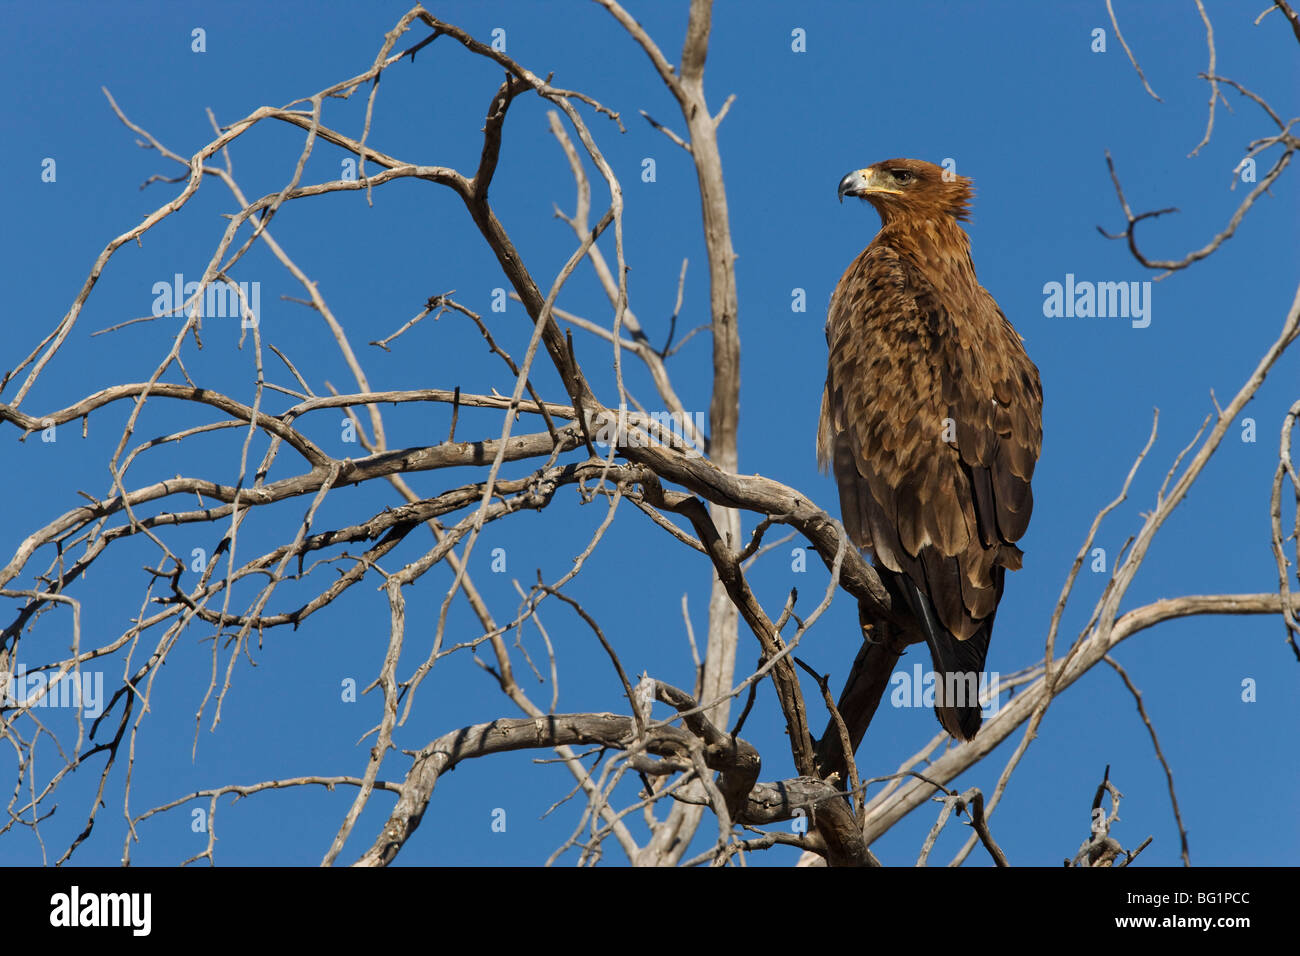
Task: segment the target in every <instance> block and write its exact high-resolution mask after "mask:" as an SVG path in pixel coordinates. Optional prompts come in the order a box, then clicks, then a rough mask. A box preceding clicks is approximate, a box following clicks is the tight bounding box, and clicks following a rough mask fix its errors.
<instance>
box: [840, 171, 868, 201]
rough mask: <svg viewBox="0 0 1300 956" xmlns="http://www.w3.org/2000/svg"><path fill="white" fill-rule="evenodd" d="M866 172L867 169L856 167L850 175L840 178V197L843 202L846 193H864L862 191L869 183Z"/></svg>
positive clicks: (853, 194) (851, 194)
mask: <svg viewBox="0 0 1300 956" xmlns="http://www.w3.org/2000/svg"><path fill="white" fill-rule="evenodd" d="M866 173H867V170H866V169H854V170H853V172H852V173H849V174H848V176H846V177H844V178H842V179H840V191H839V198H840V202H841V203H842V202H844V198H845V196H846V195H848V196H857V195H862V191H863V190H865V189H866V185H867V176H866Z"/></svg>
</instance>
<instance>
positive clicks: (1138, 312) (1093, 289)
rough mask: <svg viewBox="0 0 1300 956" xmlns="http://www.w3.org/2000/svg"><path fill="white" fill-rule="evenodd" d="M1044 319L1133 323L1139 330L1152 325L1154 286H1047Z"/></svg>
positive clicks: (1069, 277) (1070, 278)
mask: <svg viewBox="0 0 1300 956" xmlns="http://www.w3.org/2000/svg"><path fill="white" fill-rule="evenodd" d="M1043 297H1044V298H1043V315H1044V316H1045V317H1046V318H1049V319H1060V318H1066V319H1075V318H1078V319H1091V318H1098V319H1132V325H1133V328H1135V329H1145V328H1146V327H1147V326H1148V325H1150V324H1151V283H1150V282H1149V281H1148V282H1089V281H1087V280H1084V281H1081V282H1076V281H1074V273H1073V272H1067V273H1066V274H1065V282H1064V283H1061V282H1048V283H1045V284H1044V285H1043Z"/></svg>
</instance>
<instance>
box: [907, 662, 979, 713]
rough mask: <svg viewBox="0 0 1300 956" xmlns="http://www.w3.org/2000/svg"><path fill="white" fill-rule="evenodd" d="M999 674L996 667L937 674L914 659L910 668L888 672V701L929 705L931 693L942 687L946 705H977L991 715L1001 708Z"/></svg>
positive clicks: (930, 706) (937, 694)
mask: <svg viewBox="0 0 1300 956" xmlns="http://www.w3.org/2000/svg"><path fill="white" fill-rule="evenodd" d="M1000 676H1001V675H1000V674H999V673H998V672H997V671H978V672H977V671H965V672H958V673H950V674H938V673H936V672H935V671H927V670H925V669H924V668H923V667H922V666H921V665H920V664H919V663H918V664H914V665H913V666H912V670H911V672H908V671H894V673H893V674H891V675H890V678H889V684H890V686H891V687H893V690H892V691H891V692H890V694H889V703H890V705H891V706H893V707H925V708H933V707H934V702H935V697H936V696H939V695H940V692H941V691H942V694H941V696H942V700H943V703H945V704H947V705H948V706H950V707H978V708H979V709H980V714H981V715H982V716H984V717H993V716H994V715H996V714H997V712H998V711H999V710H1000V709H1001V708H1002V687H1001V682H1000V681H999V678H1000ZM941 682H942V683H941Z"/></svg>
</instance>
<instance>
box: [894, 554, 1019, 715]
mask: <svg viewBox="0 0 1300 956" xmlns="http://www.w3.org/2000/svg"><path fill="white" fill-rule="evenodd" d="M879 570H881V572H882V577H884V578H885V579H886V584H887V585H889V586H890V590H892V591H895V592H896V593H897V594H899V596H901V597H902V598H903V600H904V601H905V602H906V604H907V606H908V608H909V609H910V610H911V611H912V615H913V616H914V617H915V618H916V620H917V622H918V623H919V624H920V626H921V631H922V632H923V633H924V634H925V642H926V644H928V645H929V647H930V657H931V659H932V660H933V661H934V672H935V688H934V712H935V716H937V717H938V718H939V723H940V724H941V725H943V729H944V730H946V731H947V732H948V733H950V734H951V735H952V736H954V737H956V738H957V739H958V740H971V739H972V738H974V736H975V734H976V733H977V732H978V731H979V729H980V724H981V723H982V722H983V715H982V713H981V707H980V702H979V682H980V676H981V675H982V674H983V673H984V661H985V658H986V657H987V656H988V652H989V639H990V637H992V634H993V616H992V615H990V616H989V617H988V618H986V619H985V620H984V621H983V622H982V623H981V625H980V628H979V630H977V631H976V632H975V633H974V634H972V635H971V636H970V637H968V638H967V639H966V640H964V641H959V640H957V638H955V637H954V636H953V635H952V634H951V633H950V632H949V631H948V629H947V628H945V627H944V626H943V625H942V624H941V623H940V622H939V618H938V615H936V614H935V611H934V605H933V604H932V603H931V602H930V599H929V597H927V596H926V595H925V594H924V593H923V592H922V591H921V589H920V588H919V587H917V585H916V583H915V582H913V581H912V579H911V578H909V577H908V576H907V575H906V574H899V573H891V572H888V571H885V570H884V569H879Z"/></svg>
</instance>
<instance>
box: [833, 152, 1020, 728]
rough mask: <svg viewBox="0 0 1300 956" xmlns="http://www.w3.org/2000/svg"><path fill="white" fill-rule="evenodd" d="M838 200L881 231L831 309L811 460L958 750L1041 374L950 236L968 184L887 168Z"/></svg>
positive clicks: (997, 588)
mask: <svg viewBox="0 0 1300 956" xmlns="http://www.w3.org/2000/svg"><path fill="white" fill-rule="evenodd" d="M846 195H847V196H859V197H861V198H862V199H865V200H866V201H867V202H869V203H871V205H872V206H874V207H875V209H876V211H877V212H878V213H879V214H880V220H881V228H880V231H879V232H878V233H877V234H876V237H875V238H874V239H873V240H872V241H871V244H870V245H869V246H867V248H866V249H865V250H863V252H862V254H861V255H859V256H858V257H857V258H856V259H855V260H854V261H853V263H852V264H851V265H850V266H849V267H848V269H847V270H846V271H845V273H844V275H843V277H842V278H841V279H840V281H839V284H838V285H837V286H836V287H835V294H834V295H833V296H832V297H831V302H830V309H829V313H828V315H827V318H826V342H827V345H828V346H829V349H830V358H829V362H828V367H827V373H826V390H825V392H824V393H823V396H822V409H821V421H820V423H819V425H818V430H817V457H818V461H819V463H820V464H821V466H822V468H823V469H824V468H825V467H826V466H827V464H830V465H831V467H832V469H833V471H834V474H835V479H836V482H837V484H838V486H839V494H840V512H841V515H842V517H843V521H844V527H845V530H846V531H847V532H848V535H849V539H850V540H851V541H852V542H853V543H854V544H855V545H857V546H858V547H860V548H863V549H866V550H867V551H868V552H869V553H870V554H871V555H872V557H873V558H874V562H875V565H876V567H877V569H878V570H879V572H880V574H881V577H882V578H883V579H884V581H885V584H886V586H887V587H888V588H889V590H890V592H891V594H892V595H893V596H894V598H895V603H896V605H899V604H901V606H902V607H904V608H905V609H907V610H909V611H910V612H911V614H912V615H913V616H914V617H915V618H916V620H917V622H918V624H919V626H920V629H921V631H922V632H923V633H924V635H925V639H926V643H927V644H928V645H929V647H930V653H931V656H932V657H933V660H934V671H935V675H936V684H935V687H936V696H935V712H936V714H937V715H938V717H939V722H940V723H941V724H942V725H943V727H944V729H945V730H947V731H948V733H950V734H952V735H953V736H954V737H957V738H958V739H961V740H969V739H971V738H972V737H974V736H975V733H976V732H977V731H978V730H979V727H980V722H981V716H980V706H979V701H978V698H977V696H975V690H974V688H975V687H976V686H977V682H978V679H979V675H980V674H981V673H982V672H983V670H984V661H985V657H986V656H987V654H988V647H989V637H990V634H991V632H992V629H993V616H994V613H995V612H996V610H997V606H998V601H999V599H1000V598H1001V597H1002V581H1003V576H1004V575H1005V572H1006V571H1007V570H1008V569H1010V570H1013V571H1014V570H1016V569H1018V568H1019V567H1020V563H1021V557H1022V553H1021V551H1020V549H1019V548H1017V547H1016V544H1015V542H1016V541H1017V540H1018V539H1019V538H1020V537H1021V535H1023V534H1024V533H1025V529H1026V527H1027V526H1028V524H1029V513H1030V510H1031V508H1032V506H1033V496H1032V494H1031V492H1030V487H1029V482H1030V478H1031V477H1032V476H1033V473H1034V464H1035V462H1036V461H1037V459H1038V452H1039V449H1040V447H1041V445H1042V408H1043V393H1042V387H1041V385H1040V383H1039V379H1038V369H1037V368H1036V367H1035V366H1034V363H1033V362H1031V361H1030V360H1029V356H1028V355H1026V354H1025V349H1024V346H1023V344H1022V342H1021V338H1020V336H1019V335H1018V334H1017V333H1016V330H1015V329H1014V328H1013V327H1012V325H1011V323H1010V322H1009V321H1007V318H1006V316H1004V315H1003V314H1002V310H1001V309H999V308H998V304H997V303H996V302H995V301H993V297H992V296H991V295H989V293H988V292H987V291H986V290H985V289H984V288H983V287H982V286H981V285H980V284H979V281H978V280H977V279H976V278H975V267H974V265H973V263H972V262H971V256H970V237H969V236H967V235H966V232H965V231H964V230H963V229H962V227H961V226H960V225H958V223H959V221H961V220H965V219H966V218H967V216H968V214H969V210H970V201H971V196H972V195H973V189H972V184H971V180H970V179H968V178H965V177H962V176H955V175H953V174H952V173H949V172H946V171H945V170H944V169H942V168H940V167H938V166H935V165H934V164H932V163H927V162H922V161H920V160H915V159H890V160H886V161H885V162H881V163H876V164H875V165H874V166H869V167H867V168H866V169H859V170H857V171H856V172H852V173H849V174H848V175H847V176H845V177H844V179H843V180H842V181H841V182H840V188H839V196H840V199H841V201H842V200H843V198H844V197H845V196H846ZM954 689H955V690H954Z"/></svg>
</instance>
